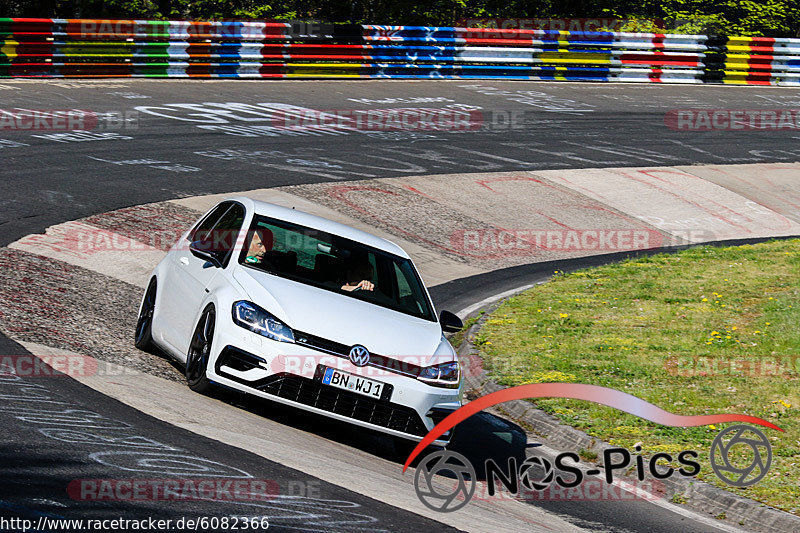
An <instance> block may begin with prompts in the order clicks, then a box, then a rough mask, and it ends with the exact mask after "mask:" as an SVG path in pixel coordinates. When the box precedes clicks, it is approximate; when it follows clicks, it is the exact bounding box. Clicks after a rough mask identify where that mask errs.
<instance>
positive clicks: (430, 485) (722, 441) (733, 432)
mask: <svg viewBox="0 0 800 533" xmlns="http://www.w3.org/2000/svg"><path fill="white" fill-rule="evenodd" d="M637 451H639V450H638V447H637ZM748 451H749V453H748ZM743 452H744V453H743ZM709 456H710V457H709V458H710V462H711V469H712V470H713V471H714V473H715V474H716V475H717V477H719V478H720V479H721V480H722V481H724V482H725V483H728V484H729V485H732V486H734V487H747V486H750V485H753V484H755V483H757V482H759V481H760V480H761V479H763V478H764V476H766V475H767V472H769V469H770V466H771V464H772V446H771V445H770V443H769V440H768V439H767V436H766V435H765V434H764V433H763V432H762V431H760V430H758V429H756V428H754V427H751V426H745V425H736V426H732V427H729V428H726V429H724V430H722V431H720V432H719V433H718V434H717V436H716V437H715V438H714V441H713V442H712V444H711V451H710V454H709ZM697 457H698V453H697V452H695V451H691V450H685V451H682V452H680V453H679V454H678V456H677V462H678V464H679V467H677V468H673V467H672V466H666V465H663V464H658V461H659V460H665V461H666V462H668V463H672V462H673V461H674V458H673V457H672V456H671V455H669V454H666V453H663V452H659V453H656V454H653V456H652V457H650V458H649V460H648V461H645V460H644V458H643V457H641V456H639V455H638V454H631V453H630V452H629V451H628V450H626V449H624V448H608V449H606V450H604V451H603V466H602V469H599V468H594V469H586V468H579V467H578V464H579V463H580V457H579V456H578V454H576V453H573V452H564V453H560V454H558V455H557V456H556V458H555V460H554V461H550V459H547V458H544V457H540V456H530V457H528V458H527V459H525V461H523V462H522V463H521V464H519V465H518V464H517V461H516V459H515V458H513V457H511V458H509V460H508V471H504V469H503V468H502V467H500V466H499V465H498V464H497V463H496V462H495V461H494V460H492V459H487V460H486V463H485V468H486V469H485V472H486V485H487V487H486V489H487V492H488V494H489V496H494V494H495V492H496V490H497V488H496V487H497V485H498V482H499V484H500V485H502V486H503V487H504V488H505V489H506V490H507V491H508V492H509V493H511V494H513V495H515V496H521V494H522V492H523V491H524V490H527V491H545V490H547V489H548V488H549V487H550V486H551V485H552V484H553V483H556V484H557V485H558V486H559V487H562V488H565V489H568V488H572V487H576V486H579V485H581V484H582V483H583V482H584V480H585V479H586V477H589V476H597V475H601V474H604V478H605V482H606V483H609V484H610V483H613V481H614V471H615V470H622V471H625V470H627V469H628V468H630V467H634V468H635V469H636V471H637V472H636V475H637V478H638V479H639V480H640V481H642V480H644V479H645V477H646V476H647V475H648V473H649V475H650V476H652V477H654V478H655V479H666V478H668V477H671V476H672V475H673V474H676V473H678V474H679V475H682V476H685V477H693V476H696V475H697V474H699V473H700V463H698V462H697V461H695V459H696V458H697ZM742 457H747V458H748V459H749V460H748V461H746V462H745V461H742V460H741V458H742ZM634 463H635V465H634ZM476 486H477V475H476V471H475V467H474V466H473V465H472V463H471V462H470V461H469V460H468V459H467V458H466V457H464V456H463V455H461V454H460V453H457V452H454V451H450V450H441V451H437V452H434V453H431V454H429V455H427V456H425V457H424V458H423V459H422V460H421V461H420V462H419V465H417V470H416V473H415V475H414V489H415V490H416V493H417V497H418V498H419V500H420V501H421V502H422V503H423V504H424V505H425V506H426V507H428V508H430V509H433V510H434V511H440V512H443V513H449V512H453V511H457V510H459V509H461V508H462V507H464V506H465V505H467V504H468V503H469V502H470V500H471V499H472V497H473V496H474V495H475V491H476Z"/></svg>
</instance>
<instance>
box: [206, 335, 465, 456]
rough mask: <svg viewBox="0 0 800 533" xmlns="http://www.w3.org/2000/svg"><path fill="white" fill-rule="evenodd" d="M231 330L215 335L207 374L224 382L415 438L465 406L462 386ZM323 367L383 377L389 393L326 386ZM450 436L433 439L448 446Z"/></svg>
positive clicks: (366, 375)
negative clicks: (359, 364) (374, 394)
mask: <svg viewBox="0 0 800 533" xmlns="http://www.w3.org/2000/svg"><path fill="white" fill-rule="evenodd" d="M225 329H227V328H225ZM237 330H239V331H237ZM218 331H219V330H218ZM233 331H234V332H235V334H231V332H230V331H226V332H225V333H224V334H221V335H217V338H215V340H214V342H215V345H216V346H215V353H216V357H212V359H211V361H210V363H211V364H210V367H209V369H208V370H209V379H211V380H213V381H215V382H217V383H219V384H221V385H225V386H228V387H232V388H235V389H238V390H244V391H246V392H248V393H251V394H254V395H257V396H261V397H264V398H269V399H271V400H275V401H279V402H281V403H284V404H287V405H292V406H295V407H298V408H301V409H304V410H307V411H311V412H315V413H317V414H321V415H324V416H327V417H330V418H334V419H337V420H341V421H344V422H348V423H352V424H355V425H358V426H362V427H366V428H370V429H373V430H377V431H380V432H382V433H387V434H390V435H394V436H397V437H402V438H406V439H411V440H416V441H419V440H421V439H422V438H423V437H424V436H425V435H426V434H427V433H428V431H430V430H431V429H432V428H433V426H435V425H436V424H437V423H438V422H440V421H441V420H442V419H443V418H444V417H445V416H447V414H449V413H450V412H452V411H454V410H456V409H458V408H459V407H460V406H461V401H460V393H461V389H460V388H459V389H446V388H440V387H433V386H431V385H427V384H425V383H423V382H421V381H419V380H417V379H415V378H412V377H409V376H407V375H402V374H401V373H397V372H392V371H386V370H379V371H378V370H375V369H370V367H363V368H359V367H355V365H352V363H350V361H349V360H348V359H346V358H344V357H343V356H337V355H335V354H331V353H322V352H320V351H316V350H313V349H311V348H308V347H305V346H301V345H297V344H290V343H280V342H275V341H271V340H269V339H265V338H263V337H260V336H259V335H256V334H254V333H251V332H249V331H246V330H242V329H241V328H236V329H234V330H233ZM220 333H222V332H220ZM217 346H218V347H219V348H217ZM324 366H328V367H333V368H336V369H339V370H342V371H344V372H349V373H352V374H357V375H358V374H360V375H364V377H367V378H369V379H373V380H377V381H380V382H383V383H385V384H386V385H385V387H386V389H388V394H384V395H383V397H382V398H381V399H377V398H371V397H369V396H366V395H363V394H359V393H356V392H352V391H348V390H343V389H340V388H336V387H332V386H330V385H325V384H323V383H322V382H321V379H320V378H321V375H320V371H321V369H322V367H324ZM365 370H367V371H369V370H372V372H368V373H367V374H365V373H364V372H365ZM450 436H451V434H450V432H448V433H446V434H445V435H443V436H442V437H441V438H440V439H438V440H437V441H435V442H434V444H436V445H439V446H444V445H446V444H447V443H448V442H449V440H450Z"/></svg>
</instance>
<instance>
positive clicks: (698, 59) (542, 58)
mask: <svg viewBox="0 0 800 533" xmlns="http://www.w3.org/2000/svg"><path fill="white" fill-rule="evenodd" d="M0 77H2V78H8V77H87V78H94V77H155V78H159V77H178V78H180V77H190V78H195V77H197V78H460V79H524V80H569V81H621V82H664V83H728V84H765V85H800V39H769V38H754V37H729V38H724V37H709V36H704V35H672V34H652V33H612V32H566V31H547V30H509V29H502V30H500V29H487V28H449V27H426V26H380V25H352V24H349V25H348V24H338V25H335V24H305V23H292V22H285V23H283V22H231V21H219V22H184V21H136V20H128V21H124V20H90V19H21V18H15V19H8V18H7V19H0Z"/></svg>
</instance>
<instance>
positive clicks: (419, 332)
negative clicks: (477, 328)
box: [234, 267, 442, 364]
mask: <svg viewBox="0 0 800 533" xmlns="http://www.w3.org/2000/svg"><path fill="white" fill-rule="evenodd" d="M234 279H236V281H237V282H238V283H239V284H240V285H241V286H242V288H243V289H244V291H245V292H246V293H247V294H248V295H249V296H250V298H251V299H252V301H253V303H255V304H256V305H258V306H260V307H262V308H264V309H266V310H267V311H269V312H270V313H272V314H273V315H275V316H276V317H277V318H279V319H280V320H282V321H283V322H284V323H286V325H288V326H289V327H290V328H292V329H293V330H297V331H302V332H304V333H309V334H311V335H316V336H318V337H323V338H325V339H328V340H332V341H336V342H339V343H342V344H345V345H347V346H353V345H355V344H360V345H362V346H364V347H366V348H367V350H369V351H370V352H373V353H377V354H381V355H385V356H389V357H397V356H416V357H420V356H425V357H427V356H432V355H433V354H434V352H435V351H436V349H437V347H438V346H439V343H440V342H441V340H442V330H441V326H439V323H438V322H431V321H429V320H423V319H421V318H416V317H413V316H410V315H406V314H403V313H400V312H398V311H392V310H391V309H386V308H384V307H380V306H378V305H375V304H371V303H368V302H364V301H362V300H358V299H356V298H351V297H349V296H345V295H343V294H338V293H335V292H332V291H328V290H325V289H320V288H317V287H313V286H311V285H305V284H303V283H299V282H296V281H292V280H288V279H285V278H281V277H279V276H274V275H272V274H267V273H266V272H261V271H259V270H256V269H254V268H247V267H238V268H237V269H236V271H235V272H234ZM431 360H432V358H428V359H427V360H424V359H423V360H420V363H422V364H428V363H430V361H431Z"/></svg>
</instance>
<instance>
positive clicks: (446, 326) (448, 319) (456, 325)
mask: <svg viewBox="0 0 800 533" xmlns="http://www.w3.org/2000/svg"><path fill="white" fill-rule="evenodd" d="M439 323H440V324H441V325H442V331H444V332H446V333H456V332H458V331H461V329H462V328H463V327H464V323H463V322H462V321H461V319H460V318H458V317H457V316H456V315H455V314H453V313H451V312H450V311H442V313H441V314H440V315H439Z"/></svg>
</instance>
